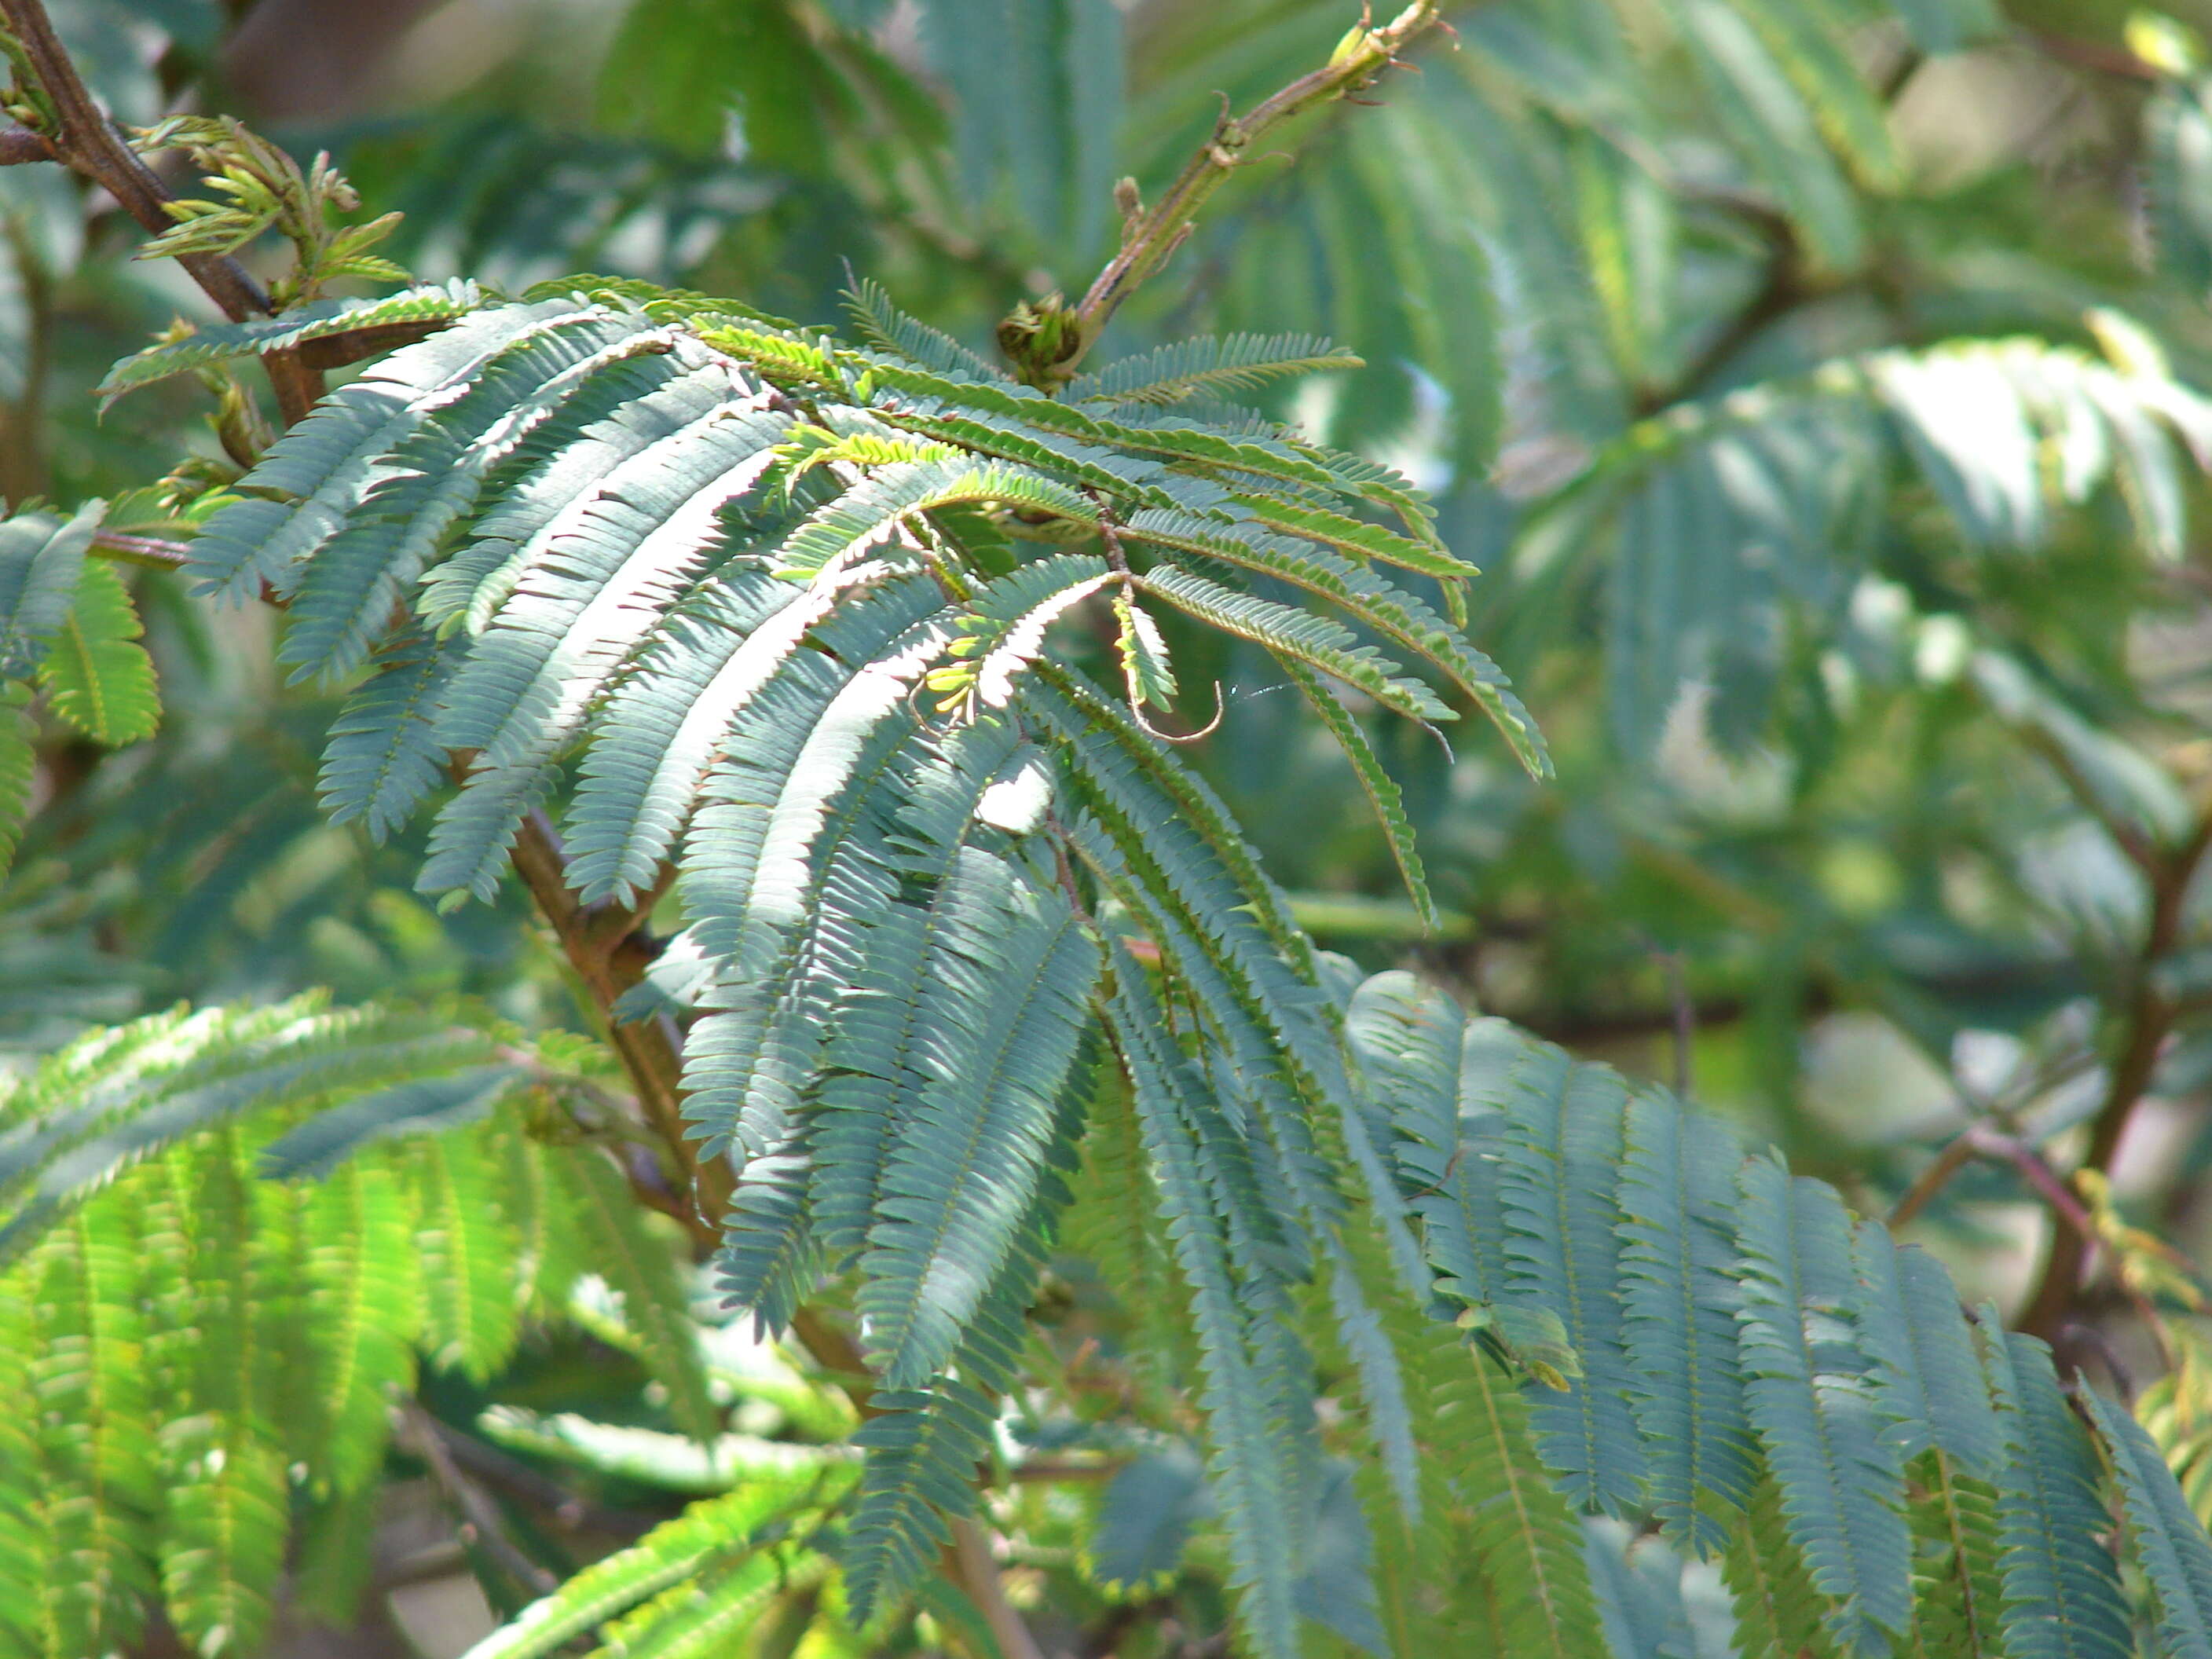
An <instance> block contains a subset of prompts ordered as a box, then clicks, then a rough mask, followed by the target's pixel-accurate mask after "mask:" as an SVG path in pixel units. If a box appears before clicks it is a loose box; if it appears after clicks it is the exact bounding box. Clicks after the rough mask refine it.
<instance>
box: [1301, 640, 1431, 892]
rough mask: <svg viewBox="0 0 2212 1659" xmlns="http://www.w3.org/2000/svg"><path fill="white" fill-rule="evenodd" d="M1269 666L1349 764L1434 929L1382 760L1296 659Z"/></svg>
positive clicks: (1408, 832)
mask: <svg viewBox="0 0 2212 1659" xmlns="http://www.w3.org/2000/svg"><path fill="white" fill-rule="evenodd" d="M1275 660H1276V661H1277V662H1279V663H1280V664H1281V665H1282V666H1283V671H1284V672H1285V673H1286V674H1288V675H1289V676H1290V677H1291V684H1294V685H1296V686H1297V688H1298V690H1300V691H1301V692H1303V693H1304V696H1305V700H1306V703H1307V706H1308V707H1310V708H1312V710H1313V711H1314V712H1315V713H1316V714H1319V715H1320V716H1321V719H1322V725H1324V726H1327V727H1328V730H1329V735H1330V736H1332V737H1334V738H1335V739H1336V744H1337V747H1338V748H1340V749H1341V750H1343V751H1344V757H1345V759H1346V760H1347V761H1349V762H1351V763H1352V774H1353V775H1355V776H1356V777H1358V780H1359V787H1360V788H1361V789H1362V790H1364V792H1365V793H1366V796H1367V799H1368V802H1369V804H1370V805H1372V806H1373V807H1374V809H1375V817H1376V821H1377V822H1378V823H1381V824H1382V826H1383V840H1384V841H1386V842H1389V847H1390V856H1391V857H1392V858H1393V859H1394V860H1396V861H1397V865H1398V873H1399V875H1400V876H1401V878H1403V879H1404V881H1405V884H1406V891H1407V895H1408V896H1410V897H1411V898H1412V899H1413V908H1414V909H1415V910H1416V911H1417V912H1419V915H1420V918H1421V921H1423V923H1425V925H1426V926H1428V927H1436V926H1437V921H1438V917H1437V902H1436V900H1435V899H1434V898H1432V897H1431V896H1430V894H1429V883H1428V878H1427V877H1426V876H1425V874H1424V873H1423V872H1422V870H1421V855H1420V854H1419V852H1418V851H1416V850H1415V848H1414V846H1413V825H1412V824H1411V823H1408V822H1407V818H1406V801H1405V797H1404V796H1403V795H1402V794H1401V793H1400V792H1399V789H1398V785H1397V783H1396V781H1395V780H1394V779H1393V778H1392V777H1391V776H1390V775H1389V773H1388V772H1386V771H1385V770H1383V763H1382V760H1381V759H1380V758H1379V757H1377V756H1376V753H1375V749H1374V745H1373V744H1370V743H1369V742H1368V741H1367V734H1366V733H1365V732H1363V731H1361V730H1360V729H1359V722H1358V720H1356V719H1355V718H1354V717H1353V716H1352V712H1351V711H1350V710H1349V709H1347V708H1345V706H1344V705H1343V704H1342V703H1341V702H1339V701H1338V700H1337V696H1336V694H1335V693H1334V691H1331V690H1329V689H1328V686H1326V685H1325V684H1322V681H1321V679H1320V677H1319V676H1317V675H1316V674H1315V673H1314V672H1313V671H1312V670H1311V669H1310V668H1308V667H1307V666H1306V665H1305V664H1304V662H1303V661H1301V660H1300V659H1298V658H1297V657H1294V656H1290V655H1287V654H1283V653H1278V654H1277V655H1276V658H1275Z"/></svg>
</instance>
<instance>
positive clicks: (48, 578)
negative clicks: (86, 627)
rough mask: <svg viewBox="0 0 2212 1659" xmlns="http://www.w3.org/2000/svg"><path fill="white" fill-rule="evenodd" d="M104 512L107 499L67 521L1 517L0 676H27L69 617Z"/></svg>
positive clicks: (30, 516)
mask: <svg viewBox="0 0 2212 1659" xmlns="http://www.w3.org/2000/svg"><path fill="white" fill-rule="evenodd" d="M105 514H106V503H105V502H101V501H88V502H87V503H86V504H85V505H84V506H83V507H80V508H78V509H77V511H76V513H75V514H74V515H72V516H71V517H70V518H68V519H66V520H64V519H62V518H60V517H58V515H56V514H54V513H15V514H13V515H12V516H10V517H8V518H5V519H0V675H5V676H6V677H7V678H10V679H20V678H27V676H28V675H29V674H30V672H31V671H32V670H33V669H34V668H36V667H37V666H38V665H39V662H40V659H42V658H43V657H44V656H45V654H46V650H47V648H48V647H49V645H50V643H51V641H52V639H53V636H54V635H56V634H57V633H58V632H59V631H60V630H61V629H62V627H63V626H64V624H65V623H67V622H68V621H69V619H70V606H71V604H72V601H73V598H74V596H75V594H76V591H77V583H78V579H79V577H80V575H81V574H82V572H83V569H84V557H85V550H86V549H87V548H88V547H89V546H91V545H92V538H93V537H94V534H95V533H96V532H98V531H99V529H100V520H101V518H102V517H103V516H105Z"/></svg>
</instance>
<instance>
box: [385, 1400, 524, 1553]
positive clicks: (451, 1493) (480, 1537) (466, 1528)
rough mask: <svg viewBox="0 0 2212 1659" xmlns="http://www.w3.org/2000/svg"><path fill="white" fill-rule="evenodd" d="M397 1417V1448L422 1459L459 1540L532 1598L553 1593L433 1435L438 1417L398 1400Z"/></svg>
mask: <svg viewBox="0 0 2212 1659" xmlns="http://www.w3.org/2000/svg"><path fill="white" fill-rule="evenodd" d="M398 1418H399V1423H398V1436H397V1439H398V1443H399V1446H400V1449H402V1450H404V1451H409V1452H412V1453H413V1454H414V1455H416V1456H417V1457H419V1458H421V1459H422V1462H423V1464H424V1466H425V1467H426V1468H428V1469H429V1471H430V1479H431V1480H433V1481H434V1482H435V1484H436V1486H437V1487H438V1490H439V1491H440V1492H442V1493H444V1494H445V1497H446V1500H447V1502H448V1503H450V1504H452V1505H453V1507H454V1508H455V1509H456V1510H459V1512H460V1516H461V1540H462V1541H463V1542H464V1543H469V1544H474V1545H475V1546H476V1547H477V1548H478V1549H481V1550H482V1551H483V1553H485V1554H486V1555H488V1556H489V1557H490V1558H491V1559H492V1560H493V1561H494V1562H495V1563H496V1564H497V1565H498V1566H499V1569H500V1571H501V1572H504V1573H506V1574H507V1577H510V1578H512V1579H513V1580H514V1581H515V1583H518V1584H520V1585H521V1586H522V1588H523V1589H526V1590H528V1591H530V1592H531V1593H532V1595H550V1593H551V1592H552V1591H554V1590H555V1589H558V1588H559V1587H560V1583H561V1581H560V1580H559V1579H558V1578H556V1577H554V1575H553V1574H552V1572H551V1571H549V1570H548V1569H547V1568H545V1567H544V1565H541V1564H540V1563H538V1562H537V1561H534V1560H532V1559H531V1558H530V1557H529V1555H527V1554H526V1553H524V1551H523V1550H522V1548H521V1547H520V1546H519V1545H518V1544H516V1543H515V1541H513V1539H511V1538H509V1537H508V1536H507V1523H506V1522H505V1521H504V1519H502V1517H501V1515H500V1512H499V1505H498V1504H496V1503H495V1502H494V1501H493V1500H492V1498H491V1497H490V1495H489V1493H487V1492H485V1491H484V1490H483V1488H482V1487H480V1486H477V1484H476V1482H475V1481H473V1480H471V1479H470V1478H469V1477H468V1476H467V1475H466V1474H464V1473H463V1472H462V1470H461V1468H460V1465H459V1464H458V1463H456V1462H454V1461H453V1450H452V1449H451V1448H450V1447H449V1446H447V1443H446V1442H445V1439H444V1437H442V1436H441V1435H440V1434H439V1432H438V1421H437V1419H435V1418H434V1417H432V1416H431V1415H430V1413H428V1412H427V1411H425V1410H423V1408H422V1403H421V1402H420V1401H415V1400H403V1401H400V1402H399V1405H398Z"/></svg>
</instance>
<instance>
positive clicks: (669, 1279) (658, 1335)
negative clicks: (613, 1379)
mask: <svg viewBox="0 0 2212 1659" xmlns="http://www.w3.org/2000/svg"><path fill="white" fill-rule="evenodd" d="M562 1174H563V1176H565V1177H566V1181H565V1183H564V1184H565V1185H566V1187H567V1188H568V1193H567V1196H568V1209H569V1211H570V1212H571V1214H572V1215H573V1216H574V1218H575V1223H576V1225H578V1226H579V1227H580V1228H581V1229H582V1230H583V1231H584V1233H585V1236H586V1238H587V1239H589V1241H590V1244H591V1249H590V1251H589V1253H588V1255H586V1260H587V1261H589V1262H590V1263H591V1264H592V1267H593V1268H594V1269H595V1270H596V1271H597V1272H598V1273H599V1274H600V1275H601V1276H602V1277H603V1278H605V1280H606V1281H607V1284H608V1285H610V1286H611V1288H612V1289H613V1291H615V1293H616V1294H617V1296H619V1297H621V1298H622V1329H623V1332H624V1333H625V1334H627V1336H628V1338H629V1340H630V1342H631V1343H632V1344H633V1346H635V1349H636V1352H637V1356H638V1358H640V1359H641V1360H642V1361H643V1362H644V1364H645V1368H646V1369H647V1370H648V1371H650V1372H652V1374H653V1377H654V1378H655V1380H657V1381H658V1382H659V1383H662V1384H663V1385H664V1386H665V1387H666V1389H668V1396H669V1402H668V1410H669V1414H670V1415H671V1417H673V1418H674V1419H676V1424H677V1426H678V1427H679V1428H680V1429H682V1430H683V1431H684V1432H685V1433H686V1434H688V1435H690V1436H691V1437H692V1438H693V1439H695V1440H698V1441H701V1442H705V1441H710V1440H712V1439H714V1437H715V1436H716V1435H718V1434H719V1433H720V1431H721V1427H722V1416H723V1413H722V1410H721V1408H720V1407H719V1406H717V1405H716V1404H715V1403H714V1396H713V1395H712V1394H711V1393H710V1392H709V1391H708V1386H707V1376H706V1370H705V1368H704V1366H703V1364H702V1362H701V1359H700V1355H699V1343H698V1337H697V1335H696V1332H695V1331H694V1329H693V1328H692V1324H691V1320H690V1313H689V1308H688V1303H687V1300H686V1297H685V1295H684V1285H683V1282H682V1280H681V1279H680V1278H679V1277H678V1271H677V1267H676V1264H675V1262H674V1261H673V1260H672V1259H671V1256H670V1254H669V1252H668V1250H667V1249H666V1247H665V1245H664V1244H663V1243H661V1242H660V1241H659V1239H657V1238H656V1237H654V1236H653V1232H652V1231H651V1229H650V1228H649V1227H648V1226H647V1220H646V1218H645V1216H644V1215H643V1214H641V1212H639V1209H638V1206H637V1205H636V1203H635V1200H632V1199H631V1197H630V1195H629V1189H628V1188H626V1187H625V1186H624V1185H623V1178H622V1176H620V1175H619V1174H617V1172H616V1170H615V1168H614V1166H613V1165H612V1164H610V1163H609V1162H608V1161H607V1160H606V1159H605V1158H604V1157H601V1156H600V1155H599V1154H598V1153H596V1152H590V1153H587V1154H586V1156H583V1157H580V1158H574V1159H570V1160H568V1162H567V1163H566V1164H565V1165H564V1166H563V1169H562Z"/></svg>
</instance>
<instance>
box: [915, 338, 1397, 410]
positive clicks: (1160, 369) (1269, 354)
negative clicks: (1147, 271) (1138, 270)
mask: <svg viewBox="0 0 2212 1659" xmlns="http://www.w3.org/2000/svg"><path fill="white" fill-rule="evenodd" d="M925 367H930V365H925ZM1362 367H1364V365H1363V364H1362V363H1361V362H1360V361H1359V359H1358V358H1357V357H1355V356H1352V353H1351V352H1349V351H1346V350H1345V349H1343V348H1342V347H1340V346H1336V345H1332V344H1331V343H1329V342H1328V341H1327V340H1325V339H1323V338H1322V337H1321V336H1319V335H1318V334H1231V335H1228V336H1226V337H1223V338H1219V339H1215V338H1212V337H1200V338H1198V339H1194V340H1177V341H1176V342H1175V343H1173V344H1171V345H1164V346H1158V347H1155V348H1154V349H1152V350H1150V351H1143V352H1139V353H1137V354H1135V355H1134V356H1128V357H1121V358H1118V359H1116V360H1115V362H1111V363H1109V364H1108V365H1107V366H1106V367H1105V368H1103V369H1100V370H1098V371H1097V373H1096V374H1079V375H1078V376H1076V378H1075V379H1074V380H1072V381H1071V382H1069V384H1068V387H1067V393H1066V395H1067V398H1068V400H1069V401H1070V402H1073V403H1105V404H1179V403H1182V402H1183V401H1185V400H1186V399H1188V398H1194V397H1197V396H1199V395H1200V394H1201V393H1206V392H1217V393H1218V392H1249V390H1251V389H1252V388H1253V387H1254V386H1263V385H1265V384H1266V383H1267V381H1269V380H1280V379H1281V378H1283V377H1284V376H1285V375H1290V374H1310V373H1312V372H1313V371H1314V370H1316V369H1328V368H1362Z"/></svg>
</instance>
